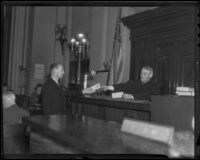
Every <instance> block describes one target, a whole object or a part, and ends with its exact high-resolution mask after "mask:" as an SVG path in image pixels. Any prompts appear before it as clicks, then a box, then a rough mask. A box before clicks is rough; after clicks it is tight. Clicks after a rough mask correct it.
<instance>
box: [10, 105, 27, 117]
mask: <svg viewBox="0 0 200 160" xmlns="http://www.w3.org/2000/svg"><path fill="white" fill-rule="evenodd" d="M10 109H11V110H14V111H15V112H16V113H20V114H22V115H29V111H27V110H25V109H24V108H21V107H19V106H18V105H17V104H14V105H13V106H11V107H10Z"/></svg>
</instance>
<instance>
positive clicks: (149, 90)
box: [113, 79, 160, 101]
mask: <svg viewBox="0 0 200 160" xmlns="http://www.w3.org/2000/svg"><path fill="white" fill-rule="evenodd" d="M113 86H114V92H124V93H126V94H132V95H133V97H134V98H135V99H138V100H149V101H150V100H151V99H150V98H151V95H156V94H160V87H159V85H158V84H156V83H154V82H153V80H152V79H151V80H150V81H148V82H147V83H144V84H143V83H142V82H141V81H140V80H138V81H133V80H129V81H127V82H125V83H120V84H115V85H113Z"/></svg>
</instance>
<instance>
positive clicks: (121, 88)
mask: <svg viewBox="0 0 200 160" xmlns="http://www.w3.org/2000/svg"><path fill="white" fill-rule="evenodd" d="M129 87H130V81H127V82H125V83H119V84H113V85H112V86H103V87H102V88H103V89H104V90H112V91H115V92H123V91H126V89H127V88H129Z"/></svg>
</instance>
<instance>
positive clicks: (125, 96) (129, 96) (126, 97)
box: [122, 94, 134, 99]
mask: <svg viewBox="0 0 200 160" xmlns="http://www.w3.org/2000/svg"><path fill="white" fill-rule="evenodd" d="M122 98H124V99H134V97H133V96H132V95H131V94H123V95H122Z"/></svg>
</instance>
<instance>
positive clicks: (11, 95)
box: [3, 91, 15, 102]
mask: <svg viewBox="0 0 200 160" xmlns="http://www.w3.org/2000/svg"><path fill="white" fill-rule="evenodd" d="M5 99H7V100H9V101H10V100H11V101H13V102H15V95H14V93H13V92H11V91H7V92H4V93H3V101H4V100H5Z"/></svg>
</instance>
